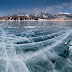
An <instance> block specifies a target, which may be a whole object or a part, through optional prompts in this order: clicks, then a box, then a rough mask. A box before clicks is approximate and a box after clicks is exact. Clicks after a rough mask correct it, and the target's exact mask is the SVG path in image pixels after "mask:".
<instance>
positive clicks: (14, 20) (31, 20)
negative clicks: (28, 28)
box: [0, 20, 72, 22]
mask: <svg viewBox="0 0 72 72" xmlns="http://www.w3.org/2000/svg"><path fill="white" fill-rule="evenodd" d="M0 21H39V22H42V21H43V22H44V21H72V20H0Z"/></svg>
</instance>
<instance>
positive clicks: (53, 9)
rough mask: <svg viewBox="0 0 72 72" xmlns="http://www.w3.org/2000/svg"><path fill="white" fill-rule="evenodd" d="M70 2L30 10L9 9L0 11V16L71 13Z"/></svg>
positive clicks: (71, 5)
mask: <svg viewBox="0 0 72 72" xmlns="http://www.w3.org/2000/svg"><path fill="white" fill-rule="evenodd" d="M71 9H72V2H70V3H62V4H58V5H51V6H46V7H43V8H32V9H11V10H6V11H0V16H6V15H12V14H17V13H40V12H48V13H57V12H72V10H71Z"/></svg>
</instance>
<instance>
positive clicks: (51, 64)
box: [0, 21, 72, 72]
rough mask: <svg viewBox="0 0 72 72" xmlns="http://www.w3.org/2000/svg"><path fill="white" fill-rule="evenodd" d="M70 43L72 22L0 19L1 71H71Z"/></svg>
mask: <svg viewBox="0 0 72 72" xmlns="http://www.w3.org/2000/svg"><path fill="white" fill-rule="evenodd" d="M71 44H72V21H48V22H44V21H43V22H42V21H41V22H38V21H0V72H72V49H71V48H72V46H71ZM69 48H70V49H69Z"/></svg>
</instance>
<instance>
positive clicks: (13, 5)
mask: <svg viewBox="0 0 72 72" xmlns="http://www.w3.org/2000/svg"><path fill="white" fill-rule="evenodd" d="M40 12H48V13H57V12H66V13H72V0H0V16H7V15H12V14H17V13H40Z"/></svg>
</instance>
